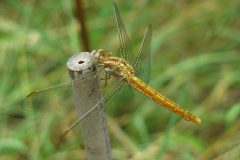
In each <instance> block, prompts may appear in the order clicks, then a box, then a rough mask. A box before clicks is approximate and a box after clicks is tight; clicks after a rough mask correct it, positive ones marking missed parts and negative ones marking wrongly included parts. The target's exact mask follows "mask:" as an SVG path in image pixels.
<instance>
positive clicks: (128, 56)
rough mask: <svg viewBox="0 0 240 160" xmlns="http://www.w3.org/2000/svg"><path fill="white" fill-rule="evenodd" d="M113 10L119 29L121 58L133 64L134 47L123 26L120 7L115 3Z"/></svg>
mask: <svg viewBox="0 0 240 160" xmlns="http://www.w3.org/2000/svg"><path fill="white" fill-rule="evenodd" d="M113 9H114V13H115V19H116V23H117V29H118V34H119V41H120V54H121V58H123V59H125V60H127V62H129V63H130V64H132V63H133V51H132V45H131V42H130V40H129V38H128V34H127V31H126V29H125V26H124V24H123V20H122V18H121V16H120V13H119V10H118V7H117V5H116V4H115V3H113Z"/></svg>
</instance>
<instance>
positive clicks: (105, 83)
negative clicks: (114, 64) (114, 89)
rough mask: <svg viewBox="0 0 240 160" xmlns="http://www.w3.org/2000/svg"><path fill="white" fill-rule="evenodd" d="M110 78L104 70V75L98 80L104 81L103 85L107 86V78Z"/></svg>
mask: <svg viewBox="0 0 240 160" xmlns="http://www.w3.org/2000/svg"><path fill="white" fill-rule="evenodd" d="M110 78H111V76H110V74H108V73H107V72H105V77H104V78H100V80H101V81H102V80H103V81H104V85H103V86H104V87H106V86H107V81H108V80H109V79H110Z"/></svg>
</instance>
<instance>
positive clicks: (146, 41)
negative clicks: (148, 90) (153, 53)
mask: <svg viewBox="0 0 240 160" xmlns="http://www.w3.org/2000/svg"><path fill="white" fill-rule="evenodd" d="M151 38H152V26H151V25H148V27H147V29H146V32H145V35H144V37H143V41H142V44H141V46H140V49H139V51H138V55H137V58H136V59H135V62H134V64H133V67H134V69H135V73H136V76H138V77H139V78H140V79H142V80H143V81H144V82H145V83H146V84H148V83H149V81H150V47H151Z"/></svg>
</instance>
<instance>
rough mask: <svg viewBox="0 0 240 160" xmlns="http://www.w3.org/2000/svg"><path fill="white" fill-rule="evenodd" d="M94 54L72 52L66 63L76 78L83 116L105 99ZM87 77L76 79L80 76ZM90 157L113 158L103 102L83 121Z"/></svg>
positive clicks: (75, 99)
mask: <svg viewBox="0 0 240 160" xmlns="http://www.w3.org/2000/svg"><path fill="white" fill-rule="evenodd" d="M94 63H95V62H94V58H93V56H92V54H91V53H89V52H81V53H78V54H76V55H74V56H72V57H71V58H70V59H69V60H68V62H67V67H68V70H69V74H70V76H71V78H72V80H73V102H74V104H75V106H76V108H77V111H78V114H79V116H80V117H81V116H82V115H84V113H86V112H88V111H89V110H90V109H91V108H92V107H93V106H95V105H96V104H97V103H98V102H99V101H101V100H102V99H103V96H102V92H101V89H100V85H99V78H98V76H97V69H96V66H95V64H94ZM83 78H84V79H86V80H84V81H82V80H81V81H79V82H78V81H77V79H83ZM80 128H81V132H82V138H83V141H84V145H85V150H86V154H87V158H88V160H111V158H112V156H111V147H110V142H109V137H108V129H107V122H106V117H105V113H104V104H103V103H101V104H100V105H99V106H98V107H96V108H95V109H94V110H93V111H92V112H91V113H89V114H88V115H87V116H86V117H84V118H83V119H82V120H81V121H80Z"/></svg>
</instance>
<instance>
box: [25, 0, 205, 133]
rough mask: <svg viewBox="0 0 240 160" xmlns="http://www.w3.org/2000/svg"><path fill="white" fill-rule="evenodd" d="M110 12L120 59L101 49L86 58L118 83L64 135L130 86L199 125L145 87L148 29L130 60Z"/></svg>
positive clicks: (120, 25)
mask: <svg viewBox="0 0 240 160" xmlns="http://www.w3.org/2000/svg"><path fill="white" fill-rule="evenodd" d="M113 9H114V13H115V19H116V23H117V29H118V34H119V41H120V57H118V56H113V55H112V54H111V53H108V52H106V51H104V50H102V49H100V50H98V51H96V50H94V51H92V52H91V53H89V54H91V55H92V56H93V57H94V58H95V61H96V65H97V66H101V67H103V69H104V71H105V74H106V75H107V77H109V78H110V77H114V78H116V79H119V80H120V82H119V84H118V85H117V87H115V89H114V90H113V91H112V92H110V93H109V94H107V95H106V96H105V97H104V98H103V100H101V101H99V102H98V103H97V104H96V105H95V106H93V107H92V108H91V109H90V110H88V111H87V112H86V113H85V114H83V115H82V116H81V117H80V118H79V119H78V120H77V121H75V122H74V123H73V124H72V125H71V126H70V127H69V129H68V130H67V131H66V132H65V133H67V132H69V131H70V130H71V129H72V128H73V127H74V126H76V125H77V124H78V123H79V122H80V121H81V120H82V119H83V118H84V117H86V116H87V115H88V114H89V113H91V112H92V111H93V110H94V109H96V108H97V107H98V106H99V105H100V104H101V103H102V102H107V101H108V100H109V99H111V98H112V97H113V96H114V95H116V94H117V93H118V92H119V91H120V90H121V88H123V87H124V86H125V85H126V84H128V85H129V86H131V87H132V88H133V89H135V90H136V91H138V92H140V93H142V94H143V95H145V96H146V97H148V98H150V99H152V100H153V101H155V102H156V103H158V104H159V105H161V106H162V107H165V108H166V109H168V110H170V111H172V112H174V113H176V114H178V115H179V116H181V117H183V118H184V119H185V120H187V121H192V122H194V123H196V124H201V119H200V118H199V117H197V116H195V115H193V114H191V113H189V112H188V111H187V110H185V109H183V108H182V107H180V106H179V105H178V104H176V103H174V102H173V101H171V100H169V99H168V98H166V97H165V96H163V95H161V94H160V93H158V92H157V91H156V90H155V89H153V88H152V87H150V86H149V85H148V83H149V81H150V46H151V38H152V26H151V25H148V27H147V29H146V31H145V34H144V37H143V40H142V43H141V46H140V49H139V51H138V53H137V56H136V58H134V54H133V52H132V47H131V46H132V45H131V42H130V40H129V38H128V34H127V32H126V29H125V26H124V23H123V20H122V18H121V16H120V13H119V10H118V7H117V5H116V4H115V3H113ZM109 78H106V79H105V80H106V81H107V80H108V79H109ZM69 84H70V83H69ZM71 84H72V83H71ZM65 85H67V84H61V85H56V86H53V87H49V88H45V89H42V90H38V91H33V92H31V93H30V94H29V95H28V97H31V96H33V95H36V94H38V93H39V92H42V91H46V90H49V89H52V88H56V87H62V86H65Z"/></svg>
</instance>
